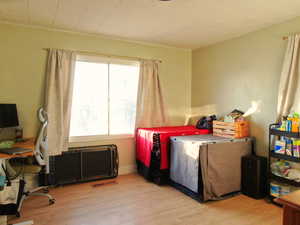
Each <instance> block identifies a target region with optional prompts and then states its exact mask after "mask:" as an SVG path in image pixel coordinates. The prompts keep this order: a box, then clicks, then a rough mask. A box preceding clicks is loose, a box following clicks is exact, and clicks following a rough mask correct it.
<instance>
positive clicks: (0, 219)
mask: <svg viewBox="0 0 300 225" xmlns="http://www.w3.org/2000/svg"><path fill="white" fill-rule="evenodd" d="M13 147H19V148H27V149H31V150H32V151H31V152H26V153H22V154H15V155H9V154H4V153H0V165H2V163H3V161H4V160H7V159H12V158H26V157H30V156H33V155H34V148H35V139H34V138H28V139H26V140H25V141H24V142H17V143H15V144H14V145H13ZM0 171H1V173H4V172H3V171H2V168H0ZM5 189H8V188H5ZM8 192H9V190H4V191H1V192H0V201H3V199H5V197H6V196H7V195H8V194H9V193H8ZM1 203H2V202H1ZM6 224H7V216H0V225H6Z"/></svg>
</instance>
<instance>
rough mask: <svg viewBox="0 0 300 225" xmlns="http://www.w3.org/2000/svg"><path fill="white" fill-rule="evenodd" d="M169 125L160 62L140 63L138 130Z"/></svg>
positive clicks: (137, 110) (147, 61) (146, 61)
mask: <svg viewBox="0 0 300 225" xmlns="http://www.w3.org/2000/svg"><path fill="white" fill-rule="evenodd" d="M167 124H168V116H167V110H166V105H165V102H164V98H163V94H162V88H161V84H160V80H159V74H158V62H157V61H155V60H143V61H141V63H140V76H139V84H138V98H137V108H136V128H149V127H160V126H166V125H167Z"/></svg>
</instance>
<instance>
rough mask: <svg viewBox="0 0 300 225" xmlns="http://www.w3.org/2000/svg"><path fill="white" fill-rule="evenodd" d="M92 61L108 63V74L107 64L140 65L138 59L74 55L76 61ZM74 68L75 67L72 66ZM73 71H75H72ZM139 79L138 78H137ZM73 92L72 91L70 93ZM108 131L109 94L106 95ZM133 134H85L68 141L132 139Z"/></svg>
mask: <svg viewBox="0 0 300 225" xmlns="http://www.w3.org/2000/svg"><path fill="white" fill-rule="evenodd" d="M77 61H81V62H92V63H107V64H108V76H109V65H110V64H117V65H128V66H138V67H140V61H138V60H128V59H120V58H116V57H105V56H96V55H82V54H79V55H76V62H77ZM74 69H75V68H74ZM74 72H75V71H74ZM138 79H139V78H138ZM107 85H108V91H109V88H110V87H109V81H108V84H107ZM72 94H73V93H72ZM107 104H108V110H107V113H108V133H110V116H109V115H110V96H109V95H108V101H107ZM70 120H71V118H70ZM133 137H134V134H108V135H87V136H70V135H69V142H70V143H72V142H96V141H101V140H112V139H132V138H133Z"/></svg>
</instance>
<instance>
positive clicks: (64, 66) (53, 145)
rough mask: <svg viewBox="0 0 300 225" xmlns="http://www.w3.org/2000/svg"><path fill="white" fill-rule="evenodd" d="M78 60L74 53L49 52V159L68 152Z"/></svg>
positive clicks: (47, 84)
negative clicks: (51, 156) (75, 68)
mask: <svg viewBox="0 0 300 225" xmlns="http://www.w3.org/2000/svg"><path fill="white" fill-rule="evenodd" d="M75 57H76V55H75V53H74V52H72V51H65V50H58V49H50V50H49V55H48V61H47V68H46V94H45V109H46V111H47V115H48V127H47V138H48V147H49V155H59V154H61V153H62V151H67V149H68V139H69V130H70V114H71V102H72V91H73V78H74V65H75Z"/></svg>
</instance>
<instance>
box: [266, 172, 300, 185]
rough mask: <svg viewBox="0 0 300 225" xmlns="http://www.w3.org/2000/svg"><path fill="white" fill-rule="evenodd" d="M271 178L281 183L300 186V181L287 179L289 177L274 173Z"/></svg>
mask: <svg viewBox="0 0 300 225" xmlns="http://www.w3.org/2000/svg"><path fill="white" fill-rule="evenodd" d="M270 178H271V179H272V180H275V181H278V182H280V183H285V184H289V185H292V186H296V187H300V182H296V181H294V180H290V179H287V178H284V177H279V176H276V175H274V174H271V175H270Z"/></svg>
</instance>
